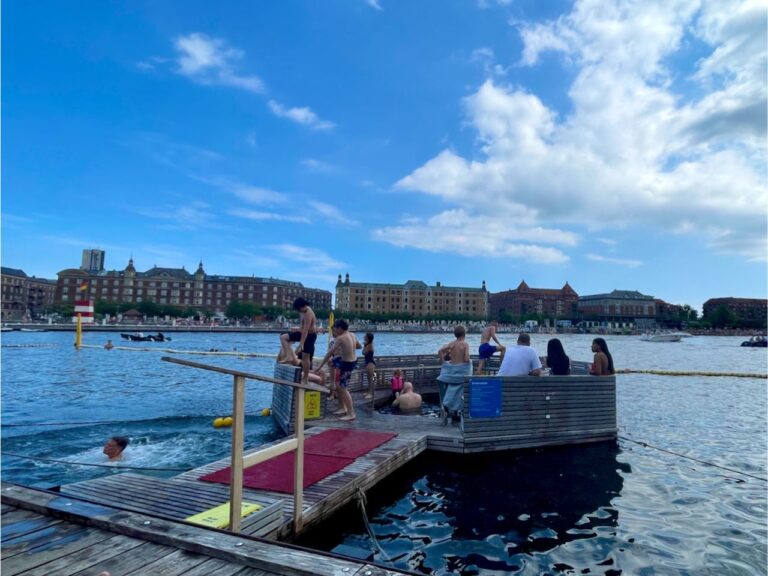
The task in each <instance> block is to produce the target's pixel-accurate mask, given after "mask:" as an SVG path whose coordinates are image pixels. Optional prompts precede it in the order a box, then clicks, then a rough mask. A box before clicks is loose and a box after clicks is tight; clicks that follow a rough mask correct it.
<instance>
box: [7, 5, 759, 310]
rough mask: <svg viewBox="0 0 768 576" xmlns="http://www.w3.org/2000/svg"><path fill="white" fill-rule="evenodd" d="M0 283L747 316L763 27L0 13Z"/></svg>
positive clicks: (470, 14) (605, 8)
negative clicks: (524, 287)
mask: <svg viewBox="0 0 768 576" xmlns="http://www.w3.org/2000/svg"><path fill="white" fill-rule="evenodd" d="M2 16H3V18H2V27H3V29H2V32H3V34H2V38H3V45H2V48H3V77H2V80H3V82H2V136H3V140H2V144H3V146H2V262H3V265H4V266H11V267H16V268H22V269H24V270H25V271H26V272H27V273H28V274H34V275H37V276H44V277H51V278H54V277H55V274H56V272H57V271H59V270H61V269H64V268H68V267H76V266H78V265H79V262H80V257H81V251H82V249H83V248H96V247H99V248H102V249H104V250H106V260H107V267H108V268H110V269H112V268H118V269H119V268H123V267H125V265H126V264H127V261H128V258H129V257H130V256H131V255H133V258H134V260H135V263H136V266H137V268H138V269H139V270H145V269H148V268H150V267H151V266H153V265H158V266H169V267H181V266H185V267H186V268H188V269H189V268H195V267H196V266H197V263H198V261H199V260H200V259H202V260H203V262H204V264H205V268H206V271H207V272H208V273H210V274H238V275H256V276H274V277H279V278H285V279H290V280H298V281H301V282H303V283H304V284H305V285H308V286H313V287H320V288H327V289H331V290H332V289H333V286H334V284H335V281H336V277H337V275H338V274H346V273H347V272H349V274H350V277H351V279H352V280H353V281H364V282H368V281H370V282H397V283H399V282H404V281H406V280H409V279H420V280H424V281H426V282H428V283H430V284H432V283H434V282H436V281H441V282H442V283H443V284H447V285H459V286H480V283H481V282H482V280H485V281H486V282H487V285H488V288H489V290H491V291H493V292H496V291H501V290H506V289H509V288H514V287H516V286H517V285H518V284H519V283H520V281H521V280H525V281H526V282H527V283H528V284H529V285H531V286H534V287H560V286H562V285H563V284H564V283H565V282H566V281H568V282H569V283H570V284H571V285H572V286H573V287H574V289H575V290H576V291H577V292H579V294H594V293H599V292H607V291H611V290H613V289H614V288H618V289H631V290H635V289H636V290H640V291H641V292H643V293H646V294H651V295H654V296H656V297H659V298H663V299H665V300H667V301H669V302H673V303H678V304H683V303H688V304H691V305H694V306H697V307H699V306H700V305H701V304H702V303H703V302H704V301H705V300H706V299H708V298H710V297H718V296H741V297H765V296H766V291H767V288H766V208H767V207H768V186H767V185H766V5H765V2H763V1H762V0H761V1H755V0H748V1H726V0H716V1H711V2H701V1H698V0H680V1H672V0H670V1H667V0H664V1H659V2H651V1H648V2H624V1H609V0H604V1H597V0H585V1H577V2H559V1H555V0H552V1H548V2H540V1H538V0H530V1H518V0H495V1H494V0H463V1H458V0H456V1H452V0H445V1H442V0H441V1H439V0H414V1H404V0H400V1H397V2H396V1H394V0H367V1H366V0H344V1H342V0H335V1H334V0H324V1H322V2H320V1H305V2H301V1H289V0H286V1H280V2H223V3H212V2H203V1H185V2H171V1H168V2H154V1H143V2H142V1H132V2H129V3H120V2H103V1H91V2H87V1H82V2H75V3H63V2H44V1H40V2H21V1H18V0H17V1H11V2H5V3H3V14H2Z"/></svg>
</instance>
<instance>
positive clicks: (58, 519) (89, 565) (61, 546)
mask: <svg viewBox="0 0 768 576" xmlns="http://www.w3.org/2000/svg"><path fill="white" fill-rule="evenodd" d="M0 494H1V495H2V496H1V500H2V510H1V512H2V516H0V520H1V522H2V573H3V575H4V576H6V575H8V576H16V575H20V576H54V575H56V576H74V575H77V576H96V575H97V574H99V573H100V572H102V571H108V572H109V573H110V574H111V576H122V575H126V574H140V575H142V576H154V575H158V576H175V575H178V574H186V575H189V576H193V575H194V576H235V575H237V576H269V575H273V574H289V575H295V576H310V575H311V576H314V575H344V576H347V575H350V576H387V575H392V576H396V575H398V574H405V573H404V572H398V571H396V570H391V569H384V568H382V567H380V566H375V565H371V564H367V563H365V562H361V561H356V560H353V559H345V558H341V557H338V556H334V555H331V554H322V553H315V552H312V551H309V550H304V549H299V548H296V547H288V546H285V545H281V544H276V543H271V542H265V541H258V540H254V539H252V538H250V537H247V536H242V535H234V534H229V533H226V532H223V531H220V530H213V529H210V528H201V527H197V526H192V525H189V524H184V523H179V522H174V521H169V520H165V519H161V518H158V517H156V516H150V515H145V514H138V513H133V512H125V511H122V510H118V509H115V508H112V507H108V506H103V505H95V504H89V503H84V502H82V501H81V500H79V499H75V498H69V497H66V496H61V495H58V494H56V493H51V492H47V491H43V490H35V489H31V488H25V487H21V486H16V485H11V484H6V483H3V484H2V485H0Z"/></svg>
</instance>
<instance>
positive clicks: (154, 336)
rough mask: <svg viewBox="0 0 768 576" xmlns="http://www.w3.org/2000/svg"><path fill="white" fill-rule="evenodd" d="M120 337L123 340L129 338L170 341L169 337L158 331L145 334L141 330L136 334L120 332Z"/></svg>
mask: <svg viewBox="0 0 768 576" xmlns="http://www.w3.org/2000/svg"><path fill="white" fill-rule="evenodd" d="M120 337H121V338H122V339H123V340H130V341H131V342H170V341H171V339H170V337H168V336H166V335H165V334H163V333H162V332H158V333H157V334H149V335H147V336H145V335H144V334H142V333H141V332H139V333H138V334H126V333H121V334H120Z"/></svg>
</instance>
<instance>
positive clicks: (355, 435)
mask: <svg viewBox="0 0 768 576" xmlns="http://www.w3.org/2000/svg"><path fill="white" fill-rule="evenodd" d="M395 436H397V434H393V433H391V432H368V431H367V430H355V429H354V428H331V429H330V430H326V431H324V432H320V434H315V435H314V436H307V439H306V440H305V441H304V453H305V454H319V455H321V456H337V457H339V458H357V457H359V456H362V455H363V454H368V452H370V451H371V450H373V449H374V448H376V447H377V446H381V445H382V444H384V442H389V441H390V440H392V438H394V437H395Z"/></svg>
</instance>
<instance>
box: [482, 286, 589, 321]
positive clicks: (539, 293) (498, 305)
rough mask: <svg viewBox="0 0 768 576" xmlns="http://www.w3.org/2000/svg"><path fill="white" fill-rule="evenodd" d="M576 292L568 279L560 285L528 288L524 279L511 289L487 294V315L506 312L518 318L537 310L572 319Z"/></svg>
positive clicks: (497, 314)
mask: <svg viewBox="0 0 768 576" xmlns="http://www.w3.org/2000/svg"><path fill="white" fill-rule="evenodd" d="M578 301H579V295H578V294H577V293H576V291H575V290H574V289H573V288H571V286H570V284H568V282H566V283H565V285H564V286H563V287H562V288H559V289H558V288H531V287H530V286H528V284H526V283H525V281H522V282H520V285H519V286H518V287H517V288H515V289H514V290H506V291H505V292H495V293H493V294H490V295H489V296H488V302H489V306H490V315H491V318H496V319H498V318H500V317H501V316H502V315H503V314H508V315H511V316H513V317H516V318H519V317H521V316H525V315H527V314H540V315H542V316H549V317H550V318H564V319H574V318H576V314H577V303H578Z"/></svg>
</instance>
